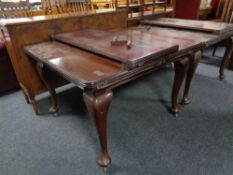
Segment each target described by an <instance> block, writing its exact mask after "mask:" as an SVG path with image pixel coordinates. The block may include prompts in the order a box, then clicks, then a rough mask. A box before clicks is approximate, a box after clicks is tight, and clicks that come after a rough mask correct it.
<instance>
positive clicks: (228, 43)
mask: <svg viewBox="0 0 233 175" xmlns="http://www.w3.org/2000/svg"><path fill="white" fill-rule="evenodd" d="M224 45H225V46H226V51H225V53H224V56H223V59H222V62H221V65H220V69H219V78H220V80H223V79H224V68H225V65H226V62H227V60H228V59H229V58H230V56H231V49H232V39H231V38H229V39H227V40H226V41H224Z"/></svg>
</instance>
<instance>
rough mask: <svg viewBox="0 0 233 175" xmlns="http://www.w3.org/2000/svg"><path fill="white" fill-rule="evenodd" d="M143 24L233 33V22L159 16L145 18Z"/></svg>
mask: <svg viewBox="0 0 233 175" xmlns="http://www.w3.org/2000/svg"><path fill="white" fill-rule="evenodd" d="M141 24H147V25H155V26H162V27H173V28H181V29H189V30H195V31H201V32H210V33H214V34H217V35H222V34H225V33H227V32H231V33H233V24H227V23H222V22H214V21H201V20H187V19H177V18H158V19H155V20H143V21H141Z"/></svg>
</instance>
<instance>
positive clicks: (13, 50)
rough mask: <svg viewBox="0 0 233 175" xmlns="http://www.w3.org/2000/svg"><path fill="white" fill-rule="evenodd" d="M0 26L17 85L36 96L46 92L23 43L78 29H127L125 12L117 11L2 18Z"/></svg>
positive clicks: (44, 39)
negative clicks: (3, 19)
mask: <svg viewBox="0 0 233 175" xmlns="http://www.w3.org/2000/svg"><path fill="white" fill-rule="evenodd" d="M103 19H104V20H103ZM112 21H114V23H113V22H112ZM0 25H1V26H3V28H2V32H3V35H4V37H5V39H6V47H7V50H8V52H9V55H10V58H11V61H12V63H13V67H14V69H15V72H16V76H17V79H18V81H19V82H20V85H21V86H23V88H24V89H25V90H26V91H27V93H28V94H31V95H37V94H39V93H41V92H44V91H45V86H44V84H43V83H42V82H41V80H40V78H39V76H38V74H37V72H36V69H35V65H34V64H33V62H32V61H30V60H29V59H28V57H27V56H26V55H25V53H24V50H23V48H24V46H25V45H30V44H35V43H39V42H42V41H49V40H50V36H51V35H54V34H58V33H64V32H71V31H75V30H79V29H85V28H98V29H113V28H126V26H127V22H126V13H125V11H118V12H111V13H103V14H85V15H54V16H48V17H47V16H46V17H45V16H41V17H33V18H24V19H18V20H14V21H7V20H5V21H3V22H1V23H0Z"/></svg>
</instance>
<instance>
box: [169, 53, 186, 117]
mask: <svg viewBox="0 0 233 175" xmlns="http://www.w3.org/2000/svg"><path fill="white" fill-rule="evenodd" d="M174 64H175V77H174V82H173V88H172V109H171V110H172V113H174V114H175V115H178V113H179V111H180V110H179V107H178V103H177V98H178V95H179V91H180V88H181V85H182V83H183V81H184V78H185V76H186V73H187V71H188V67H189V58H188V57H186V58H184V59H182V60H180V61H176V62H175V63H174Z"/></svg>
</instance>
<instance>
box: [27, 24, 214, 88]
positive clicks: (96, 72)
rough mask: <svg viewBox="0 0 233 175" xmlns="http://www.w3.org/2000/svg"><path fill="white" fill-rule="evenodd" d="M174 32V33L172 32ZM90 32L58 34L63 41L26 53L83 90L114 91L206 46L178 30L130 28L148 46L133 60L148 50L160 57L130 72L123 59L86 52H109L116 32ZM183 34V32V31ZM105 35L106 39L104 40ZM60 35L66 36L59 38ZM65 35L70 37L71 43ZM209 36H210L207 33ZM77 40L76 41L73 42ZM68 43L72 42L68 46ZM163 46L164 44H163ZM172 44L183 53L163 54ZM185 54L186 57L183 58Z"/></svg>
mask: <svg viewBox="0 0 233 175" xmlns="http://www.w3.org/2000/svg"><path fill="white" fill-rule="evenodd" d="M172 30H173V32H171V31H172ZM90 31H91V32H92V30H87V33H85V32H84V31H78V33H77V32H73V33H67V34H60V35H56V36H55V37H56V39H59V40H60V41H48V42H42V43H38V44H33V45H30V46H26V47H25V52H26V53H27V54H28V55H29V56H30V57H32V58H34V59H36V60H37V61H39V62H42V63H44V64H45V65H46V66H48V67H50V68H51V69H53V70H54V71H56V72H57V73H59V74H60V75H61V76H63V77H64V78H65V79H67V80H69V81H70V82H73V83H75V84H76V85H77V86H78V87H80V88H81V89H92V90H100V89H104V88H113V87H116V86H119V85H121V84H124V83H126V82H129V81H131V80H133V79H135V78H137V77H140V76H142V75H144V74H146V73H147V72H150V71H151V70H154V69H157V68H160V67H163V66H164V65H166V64H168V63H171V62H174V61H177V60H178V59H181V57H182V56H184V54H185V55H187V54H189V53H191V52H194V51H197V50H200V49H201V46H202V45H203V43H202V42H201V41H200V39H196V38H195V37H194V38H192V37H191V36H190V37H187V36H189V35H188V34H183V36H182V35H179V36H177V33H175V31H176V30H174V29H166V30H164V29H163V28H159V27H152V28H151V29H150V30H149V31H147V30H145V27H141V26H140V27H138V28H129V29H128V30H127V33H128V34H135V35H136V39H137V40H136V39H135V40H133V42H135V43H136V46H137V44H138V45H139V44H140V42H141V43H143V44H142V45H141V47H142V46H145V48H146V49H145V53H144V48H143V47H142V48H140V47H139V46H138V47H136V48H137V49H138V50H139V51H137V49H136V50H133V51H135V52H136V54H132V55H130V56H132V57H130V58H132V60H134V56H136V57H137V58H138V55H139V54H140V53H143V54H148V53H147V52H148V50H147V47H148V48H149V49H151V50H152V51H153V52H154V53H153V54H152V55H155V56H156V57H155V58H153V57H152V59H147V60H145V59H144V58H143V57H142V60H143V63H144V64H142V65H140V66H138V67H134V68H132V69H128V67H127V65H125V64H122V63H119V60H118V61H115V60H112V59H109V58H106V56H101V55H100V54H96V53H93V52H90V51H86V50H92V49H93V48H92V47H94V49H100V51H104V52H105V51H106V49H107V48H109V47H112V46H111V44H110V43H109V42H110V41H111V39H112V35H109V33H110V34H112V32H113V31H112V30H111V31H100V30H99V31H98V32H97V33H96V31H97V30H95V33H94V34H93V33H92V35H91V36H90V35H87V34H88V32H90ZM164 31H165V32H164ZM80 32H81V33H80ZM114 32H116V33H117V34H122V32H123V34H125V31H122V30H114ZM180 33H182V32H181V31H180ZM72 34H74V35H72ZM77 34H78V35H77ZM81 34H86V35H81ZM103 35H104V36H105V37H103ZM60 36H62V37H61V38H59V37H60ZM64 36H67V37H69V38H68V40H67V38H66V37H64ZM77 36H78V37H77ZM79 36H82V37H80V38H81V40H78V39H79ZM88 36H90V37H88ZM110 36H111V37H110ZM133 36H134V35H133ZM139 36H142V37H139ZM152 36H154V37H152ZM155 36H156V37H155ZM185 36H186V37H185ZM203 36H205V34H203ZM206 36H209V35H208V34H206ZM212 36H214V37H216V36H215V35H210V36H209V37H210V38H211V37H212ZM53 37H54V36H53ZM63 37H64V38H63ZM75 37H77V38H75ZM99 37H100V38H99ZM73 38H75V39H74V40H72V39H73ZM93 38H94V39H93ZM102 38H104V39H106V38H107V40H105V41H108V44H106V42H105V43H104V42H103V41H104V40H102V41H101V42H98V41H99V40H101V39H102ZM165 38H166V44H165V43H164V39H165ZM207 38H208V37H206V39H207ZM88 39H90V40H88ZM133 39H134V38H133ZM155 39H156V40H155ZM63 40H64V41H63ZM144 40H146V42H144ZM154 40H155V41H154ZM66 41H69V42H68V44H67V42H66ZM71 41H75V42H76V41H78V44H82V45H81V46H82V47H84V46H85V47H91V48H88V49H86V48H84V49H80V48H77V47H76V46H75V47H74V46H73V45H74V44H73V43H72V42H71ZM62 42H63V43H62ZM64 42H65V43H64ZM75 42H74V43H75ZM91 42H93V43H91ZM83 43H84V44H83ZM86 43H87V44H89V43H91V44H90V45H85V44H86ZM150 43H152V44H150ZM161 43H163V44H162V45H161ZM168 45H169V46H172V47H171V48H176V49H178V46H177V45H179V46H180V48H179V50H177V51H173V52H163V50H166V49H167V48H166V46H168ZM174 45H175V46H174ZM133 46H134V45H133ZM133 46H132V47H133ZM121 47H123V46H121ZM121 47H120V48H121ZM125 47H126V46H124V49H121V50H120V51H118V50H117V49H116V50H115V54H117V53H118V54H121V52H123V51H125V50H126V51H127V49H126V48H125ZM153 47H155V48H156V49H158V50H153ZM164 47H165V49H164ZM117 48H119V46H117ZM151 50H149V51H150V52H149V53H151V52H152V51H151ZM161 50H162V52H161ZM110 51H112V50H110ZM113 51H114V49H113ZM159 52H161V53H162V54H158V53H159ZM108 53H110V52H108ZM165 53H166V54H165ZM181 53H182V54H183V55H181ZM122 55H123V56H125V55H127V54H125V53H123V54H122ZM139 61H140V59H139Z"/></svg>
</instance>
